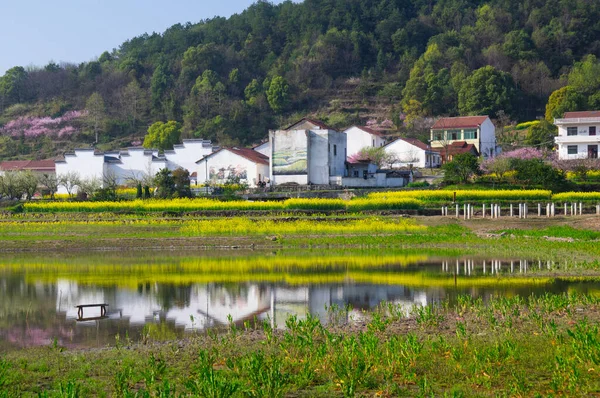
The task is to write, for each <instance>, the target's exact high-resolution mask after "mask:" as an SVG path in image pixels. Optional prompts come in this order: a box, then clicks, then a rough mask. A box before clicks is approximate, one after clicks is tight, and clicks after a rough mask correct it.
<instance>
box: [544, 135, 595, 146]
mask: <svg viewBox="0 0 600 398" xmlns="http://www.w3.org/2000/svg"><path fill="white" fill-rule="evenodd" d="M554 142H556V143H557V144H585V143H590V144H598V143H600V135H588V134H585V135H583V134H579V135H559V136H556V137H554Z"/></svg>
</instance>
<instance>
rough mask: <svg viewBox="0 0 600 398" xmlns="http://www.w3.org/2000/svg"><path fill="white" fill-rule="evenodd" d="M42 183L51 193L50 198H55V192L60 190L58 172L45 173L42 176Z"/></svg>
mask: <svg viewBox="0 0 600 398" xmlns="http://www.w3.org/2000/svg"><path fill="white" fill-rule="evenodd" d="M40 184H42V186H44V187H45V188H46V191H48V193H49V194H50V199H54V194H55V193H56V191H57V190H58V186H59V185H60V181H59V180H58V178H57V177H56V174H50V173H44V174H42V175H41V176H40Z"/></svg>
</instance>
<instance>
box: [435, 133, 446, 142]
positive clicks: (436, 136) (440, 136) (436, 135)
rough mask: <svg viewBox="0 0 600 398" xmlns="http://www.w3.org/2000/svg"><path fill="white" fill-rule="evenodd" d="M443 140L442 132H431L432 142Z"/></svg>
mask: <svg viewBox="0 0 600 398" xmlns="http://www.w3.org/2000/svg"><path fill="white" fill-rule="evenodd" d="M443 139H444V132H443V131H434V132H433V140H434V141H442V140H443Z"/></svg>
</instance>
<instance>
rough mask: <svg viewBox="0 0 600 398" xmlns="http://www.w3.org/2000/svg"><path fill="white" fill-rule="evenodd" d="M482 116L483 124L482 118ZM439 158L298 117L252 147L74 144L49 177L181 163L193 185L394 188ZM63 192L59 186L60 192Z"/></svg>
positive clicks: (124, 175)
mask: <svg viewBox="0 0 600 398" xmlns="http://www.w3.org/2000/svg"><path fill="white" fill-rule="evenodd" d="M454 119H461V118H447V120H449V122H448V123H452V120H454ZM471 119H472V118H471ZM482 120H484V121H485V122H487V121H489V118H487V117H484V118H483V119H482ZM454 124H456V122H454ZM459 124H460V123H459ZM489 124H491V122H490V123H489ZM492 126H493V125H492ZM484 127H486V124H485V123H484V124H483V125H482V126H481V128H480V129H479V130H477V132H476V133H475V135H474V137H471V136H469V137H466V134H467V133H466V132H465V139H467V140H471V141H473V140H474V141H473V142H475V141H477V142H479V141H478V140H477V138H478V137H484V136H485V137H487V135H488V133H487V132H486V131H487V130H485V131H484ZM486 128H487V127H486ZM491 134H494V132H493V130H492V132H491ZM432 137H434V133H433V130H432ZM486 139H487V138H486ZM493 140H494V143H495V138H494V139H493ZM432 144H433V142H432ZM465 145H466V144H465ZM469 145H470V146H469ZM365 147H374V148H383V150H384V151H385V152H386V153H387V154H388V155H389V156H388V158H389V159H392V161H390V162H388V164H386V165H381V164H380V165H379V167H377V166H376V165H374V164H372V163H370V160H369V159H358V158H357V156H356V155H357V153H359V151H360V150H361V149H362V148H365ZM454 147H456V148H458V146H457V145H453V148H454ZM468 147H473V148H474V147H475V145H473V144H468ZM456 148H454V149H456ZM477 149H479V147H477ZM442 157H443V156H442V155H440V149H439V148H435V147H433V145H428V144H425V143H422V142H420V141H418V140H416V139H411V138H399V139H397V140H395V141H392V142H389V143H388V142H386V139H385V136H384V134H383V133H382V132H381V131H378V130H374V129H371V128H368V127H360V126H353V127H350V128H348V129H346V130H345V131H343V132H339V131H336V130H335V129H333V128H331V127H328V126H327V125H325V124H324V123H322V122H320V121H317V120H312V119H307V118H305V119H302V120H300V121H298V122H296V123H294V124H292V125H291V126H288V127H287V128H284V129H281V130H276V131H270V132H269V140H268V141H266V142H264V143H262V144H260V145H258V146H256V147H254V148H238V147H223V148H219V147H215V146H214V145H213V144H212V143H211V141H208V140H202V139H197V140H196V139H194V140H183V143H182V144H181V145H175V147H174V148H173V150H168V151H164V152H162V153H161V152H159V151H158V150H150V149H144V148H128V149H127V150H124V151H116V152H104V153H100V152H97V151H95V150H94V149H76V150H75V151H73V152H71V153H67V154H65V156H64V160H61V161H57V162H56V174H57V175H59V176H60V175H65V174H67V173H77V174H78V175H79V177H80V178H81V179H85V180H89V179H96V180H97V181H98V182H99V183H100V184H102V183H103V181H106V179H107V177H109V178H110V179H111V180H112V181H116V183H117V184H118V185H132V182H138V181H149V180H150V179H151V178H152V177H153V176H155V175H156V173H157V172H158V171H159V170H161V169H164V168H166V169H169V170H175V169H177V168H180V167H181V168H184V169H186V170H188V171H189V173H190V176H191V180H192V183H198V184H203V183H205V182H212V183H215V184H221V183H224V182H226V181H231V180H236V181H240V182H245V183H247V184H248V185H249V186H250V187H256V186H264V185H266V184H270V185H272V186H275V185H281V184H297V185H341V186H347V187H399V186H403V185H405V184H406V183H408V182H409V181H410V179H411V172H410V171H409V169H412V168H429V167H439V166H440V164H441V160H442ZM401 169H404V170H401ZM64 191H65V188H64V187H61V189H60V190H59V192H60V193H64Z"/></svg>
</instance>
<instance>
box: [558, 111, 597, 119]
mask: <svg viewBox="0 0 600 398" xmlns="http://www.w3.org/2000/svg"><path fill="white" fill-rule="evenodd" d="M583 117H600V111H582V112H565V116H564V118H565V119H577V118H583Z"/></svg>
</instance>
